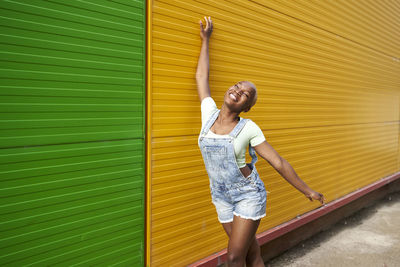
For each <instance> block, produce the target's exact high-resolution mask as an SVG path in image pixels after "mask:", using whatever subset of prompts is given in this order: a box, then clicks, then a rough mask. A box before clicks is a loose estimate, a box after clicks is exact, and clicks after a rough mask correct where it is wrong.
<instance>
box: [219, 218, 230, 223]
mask: <svg viewBox="0 0 400 267" xmlns="http://www.w3.org/2000/svg"><path fill="white" fill-rule="evenodd" d="M218 221H219V222H220V223H231V222H233V218H232V219H230V220H226V221H222V220H220V219H219V218H218Z"/></svg>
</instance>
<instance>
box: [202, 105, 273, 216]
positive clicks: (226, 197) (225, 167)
mask: <svg viewBox="0 0 400 267" xmlns="http://www.w3.org/2000/svg"><path fill="white" fill-rule="evenodd" d="M219 112H220V111H219V110H218V111H216V112H215V113H214V114H213V115H211V117H210V119H209V120H208V121H207V122H206V124H205V126H204V128H203V129H202V131H201V133H200V137H199V146H200V149H201V153H202V156H203V160H204V164H205V165H206V169H207V173H208V176H209V178H210V189H211V198H212V202H213V204H214V205H215V207H216V210H217V213H218V219H219V221H220V222H221V223H228V222H232V221H233V215H236V216H240V217H242V218H245V219H252V220H258V219H260V218H262V217H264V216H265V209H266V201H267V193H266V191H265V187H264V183H263V182H262V180H261V179H260V177H259V175H258V172H257V170H256V166H255V165H254V164H255V163H256V162H257V156H256V153H255V151H254V148H253V147H251V146H250V144H249V154H250V156H251V157H252V161H251V163H250V164H247V166H249V167H250V169H251V170H252V172H251V174H250V175H249V176H248V177H244V176H243V174H242V172H241V171H240V169H239V167H238V165H237V162H236V156H235V151H234V146H233V141H234V138H236V136H237V135H238V134H239V133H240V131H241V130H242V129H243V127H244V126H245V124H246V122H247V121H248V119H242V120H240V121H239V123H238V124H237V125H236V126H235V128H234V129H233V130H232V131H231V132H230V133H229V136H228V138H207V137H205V136H206V134H207V133H208V131H209V130H210V128H211V126H212V125H213V124H214V122H215V120H216V119H217V118H218V115H219Z"/></svg>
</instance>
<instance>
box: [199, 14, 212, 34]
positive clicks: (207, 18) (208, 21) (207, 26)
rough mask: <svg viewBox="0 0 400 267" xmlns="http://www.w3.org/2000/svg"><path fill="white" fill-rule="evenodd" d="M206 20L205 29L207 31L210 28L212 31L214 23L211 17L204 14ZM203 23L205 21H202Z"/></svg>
mask: <svg viewBox="0 0 400 267" xmlns="http://www.w3.org/2000/svg"><path fill="white" fill-rule="evenodd" d="M204 20H205V22H206V28H205V31H207V30H210V31H212V28H213V24H212V20H211V17H206V16H204ZM201 25H203V23H202V22H201Z"/></svg>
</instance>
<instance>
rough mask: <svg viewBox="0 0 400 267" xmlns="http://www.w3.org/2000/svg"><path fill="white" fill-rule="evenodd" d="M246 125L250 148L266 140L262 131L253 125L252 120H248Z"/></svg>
mask: <svg viewBox="0 0 400 267" xmlns="http://www.w3.org/2000/svg"><path fill="white" fill-rule="evenodd" d="M247 124H248V126H249V133H250V145H251V146H252V147H255V146H257V145H259V144H261V143H262V142H264V141H265V140H266V139H265V137H264V134H263V132H262V130H261V129H260V127H258V125H257V124H255V123H254V122H253V121H252V120H250V121H249V122H248V123H247Z"/></svg>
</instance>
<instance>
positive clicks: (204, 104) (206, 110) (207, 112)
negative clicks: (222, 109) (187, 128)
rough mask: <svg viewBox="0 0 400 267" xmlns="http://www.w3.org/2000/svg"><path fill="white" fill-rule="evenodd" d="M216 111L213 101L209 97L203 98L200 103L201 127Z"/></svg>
mask: <svg viewBox="0 0 400 267" xmlns="http://www.w3.org/2000/svg"><path fill="white" fill-rule="evenodd" d="M217 110H218V108H217V104H215V101H214V99H212V98H211V97H205V98H204V99H203V100H202V101H201V122H202V127H203V126H204V124H205V123H206V121H207V120H208V119H209V118H210V117H211V115H212V114H214V112H216V111H217Z"/></svg>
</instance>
